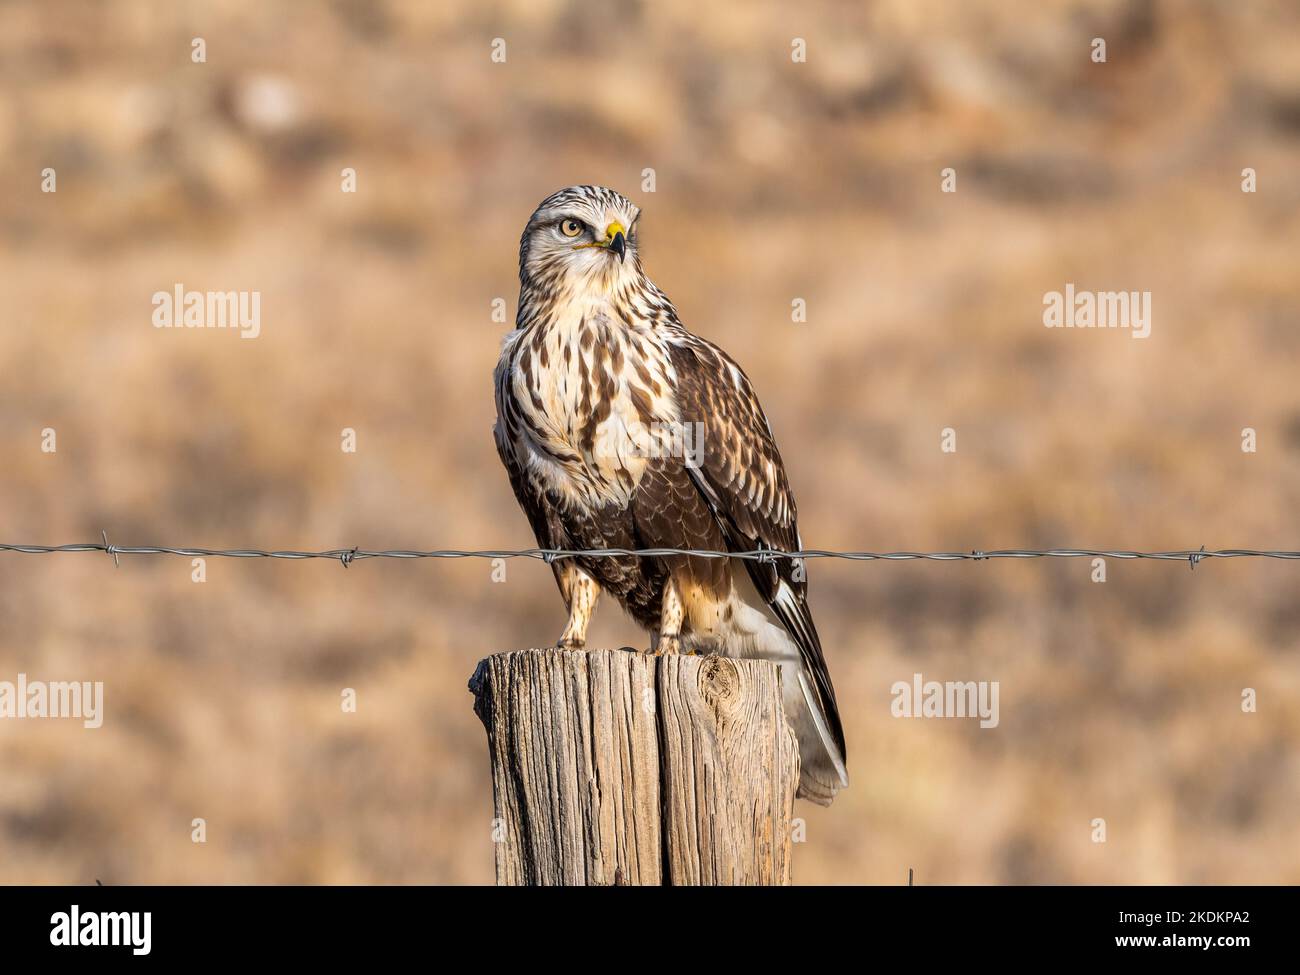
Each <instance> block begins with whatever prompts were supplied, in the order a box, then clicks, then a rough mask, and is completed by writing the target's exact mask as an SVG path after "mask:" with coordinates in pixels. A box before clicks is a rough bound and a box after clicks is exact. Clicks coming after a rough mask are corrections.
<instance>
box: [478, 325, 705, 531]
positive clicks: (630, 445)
mask: <svg viewBox="0 0 1300 975" xmlns="http://www.w3.org/2000/svg"><path fill="white" fill-rule="evenodd" d="M497 368H498V392H499V394H501V395H503V396H504V397H508V400H509V402H503V403H500V404H499V407H500V408H501V409H502V414H503V415H504V416H506V417H507V419H508V421H509V423H510V426H509V433H510V435H511V438H512V443H513V445H514V448H515V450H516V452H517V454H518V456H519V459H520V461H521V462H522V464H523V466H524V468H525V470H527V471H528V473H529V475H530V476H531V477H533V478H535V479H536V480H537V481H538V486H539V487H542V488H544V489H547V490H552V491H554V492H556V494H558V495H559V496H560V497H561V498H565V499H568V500H569V501H571V502H573V503H577V504H581V505H582V506H583V507H586V508H594V507H603V506H605V505H608V504H616V505H619V506H621V507H626V505H627V504H628V502H629V500H630V498H631V495H632V492H633V491H634V490H635V489H636V486H637V484H638V483H639V482H640V480H641V477H642V475H643V474H644V473H645V469H646V464H647V462H648V461H649V460H651V459H653V458H656V457H662V456H666V455H668V454H669V453H670V452H671V451H672V450H674V449H675V445H677V444H678V443H680V439H681V431H680V430H679V429H678V427H679V424H678V411H677V405H676V401H675V398H674V396H673V386H674V382H675V379H676V377H675V374H674V371H673V368H672V364H671V362H670V360H669V357H668V351H667V348H666V346H665V344H664V341H663V338H662V337H661V336H660V335H658V334H656V333H655V331H654V329H653V328H650V327H648V325H641V324H640V323H638V322H637V321H636V320H635V319H633V318H630V317H629V316H628V314H627V312H625V311H624V312H620V310H619V309H618V308H617V307H615V306H613V305H612V304H610V303H609V302H608V301H604V300H589V301H574V302H572V303H570V304H569V305H567V306H566V307H564V308H562V309H559V310H556V311H552V312H551V314H550V315H549V316H547V317H546V318H543V319H541V320H538V321H536V322H534V323H533V324H531V325H528V326H526V327H524V328H522V329H519V330H517V331H516V332H514V333H512V334H511V335H510V336H509V337H508V338H507V341H506V345H505V347H504V348H503V350H502V356H501V361H500V363H499V364H498V367H497Z"/></svg>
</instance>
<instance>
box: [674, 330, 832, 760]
mask: <svg viewBox="0 0 1300 975" xmlns="http://www.w3.org/2000/svg"><path fill="white" fill-rule="evenodd" d="M671 352H672V362H673V367H674V369H675V371H676V374H677V375H676V389H675V392H676V398H677V404H678V408H679V411H680V414H681V420H682V421H683V422H700V423H702V424H704V438H703V451H702V456H701V457H700V458H699V466H697V467H691V468H689V469H690V475H691V479H692V480H693V481H694V482H695V485H696V487H698V488H699V490H700V493H701V494H702V495H703V496H704V498H705V500H706V501H707V502H708V504H709V507H710V508H711V509H712V510H713V514H714V517H715V518H717V521H718V524H719V525H720V526H721V527H722V531H723V534H724V535H725V536H726V539H727V546H728V550H729V551H733V552H738V551H752V550H754V549H762V548H771V549H778V550H780V551H784V552H793V551H798V550H799V548H800V547H801V543H800V539H799V528H798V524H797V513H796V511H795V503H794V496H793V495H792V494H791V493H790V485H789V483H788V482H787V480H786V475H785V466H784V464H782V462H781V454H780V452H779V451H778V450H777V447H776V441H775V440H774V439H773V438H772V431H771V428H770V427H769V425H768V422H767V417H766V415H765V414H764V413H763V407H762V405H761V404H760V403H759V401H758V397H757V396H756V395H755V394H754V390H753V387H752V386H751V385H750V382H749V377H748V376H746V375H745V373H744V371H743V370H742V369H741V368H740V366H738V365H737V364H736V363H735V362H734V361H733V360H732V359H731V357H730V356H728V355H727V354H726V353H725V352H723V351H722V350H721V349H719V348H718V347H717V346H715V345H713V344H712V343H710V342H706V341H705V340H704V339H701V338H698V337H697V336H694V335H691V336H689V338H688V340H687V341H685V342H681V343H677V344H674V345H673V346H672V347H671ZM745 567H746V568H747V569H748V570H749V576H750V578H751V579H752V580H753V582H754V587H755V588H756V589H757V590H758V593H759V595H760V596H762V598H763V600H764V601H765V602H766V603H767V605H768V606H769V607H770V608H771V610H772V612H773V613H775V614H776V616H777V618H778V619H779V620H780V621H781V623H782V625H784V626H785V628H786V630H787V631H788V632H789V634H790V636H791V638H792V639H793V640H794V642H795V644H796V645H797V646H798V647H799V652H800V655H801V656H802V658H803V662H804V666H805V668H806V669H807V670H808V673H809V674H811V675H812V678H813V683H814V689H815V691H816V694H817V697H818V702H819V703H820V705H821V709H822V713H823V714H824V715H825V717H826V720H827V723H828V724H829V727H830V730H831V733H832V735H833V736H834V738H835V743H836V744H837V745H838V746H839V749H840V755H841V756H843V755H844V731H843V728H842V727H841V724H840V717H839V710H838V707H837V705H836V703H835V690H834V688H833V687H832V686H831V679H830V674H829V672H828V671H827V669H826V661H825V659H824V658H823V656H822V648H821V640H820V638H819V637H818V636H817V629H816V627H815V626H814V625H813V620H812V614H811V612H810V611H809V609H808V602H807V594H808V583H807V575H806V573H803V572H797V571H796V564H795V562H794V561H793V560H791V559H785V558H775V559H773V560H771V561H768V562H759V561H754V560H746V562H745Z"/></svg>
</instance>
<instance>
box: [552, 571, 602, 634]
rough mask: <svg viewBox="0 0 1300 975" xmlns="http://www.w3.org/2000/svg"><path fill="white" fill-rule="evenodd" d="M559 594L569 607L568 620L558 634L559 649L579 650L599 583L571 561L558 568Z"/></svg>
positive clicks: (598, 595) (589, 621) (598, 589)
mask: <svg viewBox="0 0 1300 975" xmlns="http://www.w3.org/2000/svg"><path fill="white" fill-rule="evenodd" d="M559 576H560V594H561V595H562V596H564V602H565V605H567V606H568V607H569V622H568V624H567V625H566V626H565V627H564V632H563V633H562V634H560V643H559V646H560V649H561V650H581V649H582V648H583V647H585V646H586V645H587V626H588V625H589V624H590V623H591V617H592V615H593V614H594V613H595V611H596V600H597V599H599V598H600V584H599V583H598V582H596V580H595V579H593V578H592V577H591V576H589V575H587V573H585V572H583V571H582V569H580V568H578V567H577V566H576V565H573V564H572V563H565V564H564V565H563V566H562V567H561V570H560V573H559Z"/></svg>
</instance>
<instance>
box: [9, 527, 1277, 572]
mask: <svg viewBox="0 0 1300 975" xmlns="http://www.w3.org/2000/svg"><path fill="white" fill-rule="evenodd" d="M102 535H103V541H102V542H77V543H72V544H68V545H9V544H4V543H0V552H18V553H22V554H26V555H49V554H54V553H59V552H103V553H105V554H107V555H111V556H112V557H113V562H114V564H115V565H116V564H120V562H119V556H122V555H180V556H186V557H189V558H230V559H330V560H333V561H336V562H341V563H342V564H343V567H344V568H347V567H348V566H349V565H351V564H352V563H353V562H358V561H360V560H362V559H539V560H541V561H543V562H546V563H547V564H548V565H549V564H550V563H553V562H557V561H561V560H564V559H578V558H592V559H596V558H626V557H629V556H639V557H644V558H655V557H662V556H671V555H680V556H693V557H695V558H703V559H741V560H749V561H755V562H774V561H776V560H777V559H791V560H798V561H806V560H808V559H845V560H848V561H852V562H910V561H929V562H984V561H987V560H989V559H1082V558H1100V559H1151V560H1156V561H1163V562H1186V563H1188V565H1190V566H1191V568H1193V569H1195V568H1196V565H1197V563H1199V562H1200V561H1201V560H1203V559H1285V560H1300V551H1268V550H1260V549H1245V548H1228V549H1217V550H1211V551H1206V549H1205V546H1204V545H1202V546H1201V547H1200V549H1198V550H1195V551H1193V550H1191V549H1182V550H1178V551H1168V552H1137V551H1130V550H1126V549H1093V548H1048V549H1028V548H1001V549H990V550H987V551H985V550H981V549H974V550H972V551H969V552H840V551H832V550H829V549H802V550H799V551H794V552H785V551H782V550H780V549H773V548H759V549H753V550H751V551H743V552H723V551H719V550H715V549H696V548H587V549H550V548H524V549H454V548H444V549H429V550H419V549H382V550H372V549H363V548H333V549H324V550H321V551H315V552H310V551H297V550H293V549H284V550H268V549H259V548H228V549H220V548H195V547H178V546H170V545H114V544H111V543H110V542H109V540H108V534H107V532H104V533H102Z"/></svg>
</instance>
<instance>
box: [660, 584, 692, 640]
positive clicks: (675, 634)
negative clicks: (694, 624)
mask: <svg viewBox="0 0 1300 975" xmlns="http://www.w3.org/2000/svg"><path fill="white" fill-rule="evenodd" d="M685 618H686V607H685V606H684V605H683V603H682V593H681V590H680V589H679V588H678V586H677V579H676V577H675V576H674V575H669V576H668V579H667V581H666V582H665V583H664V599H663V606H662V608H661V609H660V610H659V642H658V645H657V646H656V648H655V649H656V651H657V652H658V653H680V652H681V649H682V620H684V619H685Z"/></svg>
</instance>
